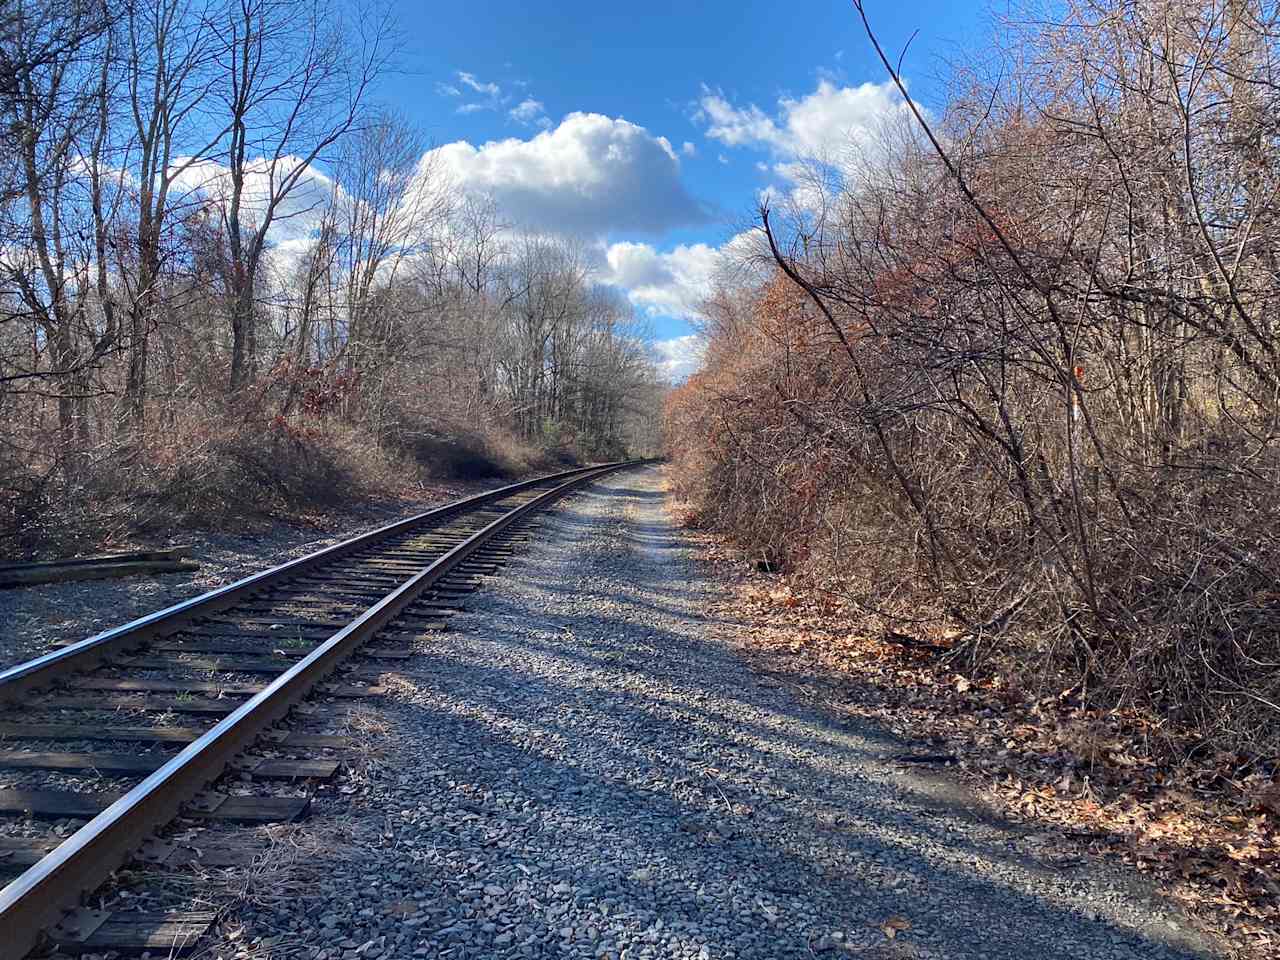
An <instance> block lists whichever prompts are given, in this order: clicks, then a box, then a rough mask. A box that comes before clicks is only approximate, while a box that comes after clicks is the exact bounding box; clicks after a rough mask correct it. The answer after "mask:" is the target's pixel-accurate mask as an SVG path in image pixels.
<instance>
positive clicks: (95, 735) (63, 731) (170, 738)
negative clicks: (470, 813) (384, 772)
mask: <svg viewBox="0 0 1280 960" xmlns="http://www.w3.org/2000/svg"><path fill="white" fill-rule="evenodd" d="M204 732H205V731H204V730H202V729H200V728H198V727H104V726H98V725H94V726H91V727H88V726H82V725H80V724H74V723H0V737H21V738H26V739H31V740H121V741H128V742H137V743H190V742H191V741H193V740H196V739H198V738H199V737H200V736H201V734H203V733H204ZM261 739H262V740H263V741H264V742H266V743H271V744H274V745H276V746H280V747H287V748H289V749H295V750H299V749H313V748H320V747H327V748H333V749H343V748H346V747H350V746H351V742H350V741H349V740H347V739H345V738H343V737H334V736H328V735H324V734H315V733H293V732H285V731H275V730H268V731H267V732H265V733H264V734H263V735H262V737H261Z"/></svg>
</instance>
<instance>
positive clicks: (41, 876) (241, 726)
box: [0, 461, 643, 960]
mask: <svg viewBox="0 0 1280 960" xmlns="http://www.w3.org/2000/svg"><path fill="white" fill-rule="evenodd" d="M642 462H643V461H629V462H625V463H614V464H607V465H604V466H600V467H588V468H582V469H578V470H572V471H567V472H565V473H563V474H557V475H554V476H553V477H550V478H548V477H543V478H539V479H537V480H532V481H525V482H522V483H517V484H512V485H510V486H507V487H503V488H500V489H498V490H494V491H490V492H488V493H484V494H480V495H478V496H474V497H469V498H467V499H465V500H460V501H457V502H455V503H453V504H449V505H447V506H445V507H440V508H437V509H436V510H432V511H428V512H426V513H423V514H419V515H417V516H415V517H411V518H409V519H407V520H403V521H399V522H397V523H393V524H388V525H387V526H384V527H381V528H379V529H378V530H374V531H372V532H370V533H368V534H364V535H362V536H359V537H355V538H353V539H351V540H347V541H344V542H343V543H340V544H336V545H334V546H332V547H329V548H327V549H325V550H321V551H318V552H317V553H313V554H310V555H309V556H307V557H302V558H300V559H298V560H294V561H291V562H289V563H286V564H282V565H281V566H278V567H273V568H272V569H270V570H267V571H264V572H263V573H259V574H256V575H254V576H251V577H247V578H245V579H243V580H241V581H238V582H237V583H234V584H231V585H229V586H227V587H223V588H221V589H219V590H214V591H211V592H210V593H207V594H204V595H203V596H201V597H197V598H195V599H194V600H189V601H186V602H184V603H179V604H176V605H174V606H172V607H169V608H167V609H166V610H163V611H160V612H159V613H155V614H151V615H150V616H146V617H142V618H140V619H138V620H135V621H133V622H132V623H128V624H125V625H124V626H122V627H118V628H115V629H114V630H107V631H105V632H103V633H100V634H98V635H96V636H94V637H90V638H89V639H87V640H84V641H81V642H80V643H78V644H75V645H73V646H71V647H68V648H66V649H64V650H60V651H57V652H56V653H51V654H48V655H47V656H44V657H40V658H38V659H36V660H32V661H30V662H29V663H25V664H20V665H18V666H16V667H13V668H11V669H9V670H6V671H4V672H3V673H0V699H3V698H4V697H5V695H6V694H7V695H8V698H9V699H12V697H13V696H15V694H16V692H21V691H25V690H29V689H31V688H32V687H34V686H36V685H43V684H47V683H49V682H50V681H51V680H53V679H56V678H57V677H60V676H62V675H64V674H65V673H67V672H68V671H71V670H80V669H84V668H85V667H86V666H92V665H95V664H96V663H97V662H99V661H101V660H102V659H103V658H104V657H107V656H110V655H113V654H115V653H117V652H120V651H121V650H127V649H130V648H131V647H132V646H136V645H139V644H141V643H144V642H145V641H146V640H147V639H149V638H151V637H154V636H155V635H156V634H158V633H160V632H168V631H170V630H173V629H174V628H175V627H177V626H181V625H183V624H185V623H186V622H187V621H189V620H190V619H192V618H193V617H194V616H197V615H201V614H204V613H207V612H210V611H216V610H220V609H223V608H225V607H226V606H229V605H231V604H232V603H234V602H235V601H236V600H239V599H241V598H243V597H245V596H247V595H248V594H250V593H252V592H254V591H256V590H258V589H260V588H262V587H263V586H266V585H268V584H270V583H272V582H275V581H277V580H280V579H283V578H285V577H289V576H294V575H296V574H297V573H298V572H299V571H301V570H305V569H307V568H308V567H309V566H310V565H313V564H315V563H317V562H320V560H321V559H324V560H332V559H335V558H338V557H341V556H343V555H344V554H345V553H349V552H351V551H352V550H355V549H358V548H360V547H363V546H367V545H370V544H372V543H374V542H376V541H377V540H378V539H380V538H382V537H386V536H389V535H392V534H394V533H398V532H402V531H405V530H407V529H410V528H412V527H413V526H416V525H421V524H422V523H424V522H429V521H432V520H438V519H440V518H442V517H448V516H451V515H454V514H457V513H461V512H465V511H467V510H470V509H473V508H475V507H478V506H481V505H483V504H485V503H489V502H491V501H493V500H497V499H502V498H504V497H507V496H510V495H511V494H513V493H518V492H520V491H522V490H527V489H529V488H530V487H533V486H536V485H539V484H544V483H547V482H548V481H549V480H553V479H561V478H564V479H563V482H560V483H558V484H557V485H556V486H554V487H552V488H551V489H550V490H548V491H547V492H546V493H543V494H541V495H540V496H538V497H536V498H535V499H533V500H530V501H528V502H526V503H524V504H522V505H520V506H518V507H516V508H515V509H513V510H511V511H509V512H508V513H506V514H504V515H503V516H501V517H499V518H498V519H496V520H494V521H493V522H491V523H489V524H488V525H487V526H485V527H483V528H482V529H481V530H479V531H478V532H476V533H475V534H473V535H472V536H471V537H469V538H468V539H467V540H466V541H464V542H463V543H460V544H458V545H457V546H455V547H453V548H452V549H450V550H449V551H448V552H447V553H445V554H444V555H443V556H441V557H440V558H438V559H437V560H435V561H434V562H432V563H431V564H430V565H429V566H427V567H426V568H424V569H423V570H422V571H420V572H419V573H417V574H416V575H414V576H413V577H412V578H411V579H409V580H408V581H406V582H405V583H403V584H401V585H400V586H399V587H397V588H395V589H394V590H393V591H392V592H390V593H389V594H388V595H387V596H385V597H383V598H382V599H381V600H379V601H378V602H377V603H375V604H374V605H373V606H372V607H370V608H369V609H367V610H366V611H365V612H364V613H362V614H361V615H360V616H358V617H357V618H356V619H355V620H353V621H352V622H351V623H350V624H348V625H347V626H345V627H343V628H342V629H341V630H338V631H337V632H336V633H334V634H333V635H332V636H331V637H329V639H327V640H325V641H323V642H322V643H321V644H320V645H319V646H317V647H316V648H315V649H314V650H312V651H311V653H309V654H308V655H307V656H306V657H304V658H303V659H302V660H300V661H299V662H298V663H296V664H295V665H294V666H292V667H291V668H289V669H288V670H287V671H286V672H285V673H283V674H281V675H280V676H279V677H278V678H276V679H275V680H274V681H273V682H272V683H271V684H270V685H268V686H267V688H266V689H264V690H262V691H260V692H259V693H257V694H256V695H254V696H253V697H252V698H251V699H250V700H248V701H247V702H246V703H244V704H243V705H241V706H240V707H239V708H238V709H237V710H235V711H234V712H233V713H231V714H230V715H229V716H227V717H226V718H225V719H223V720H222V721H220V722H219V723H217V724H216V725H215V726H214V727H213V728H212V729H210V730H209V731H207V732H206V733H205V734H203V735H202V736H201V737H200V738H199V739H197V740H195V741H194V742H192V743H191V744H190V745H188V746H187V747H186V748H185V749H183V750H182V751H181V752H180V753H179V754H177V755H176V756H174V757H173V758H171V759H170V760H169V761H168V762H167V763H165V764H164V765H163V766H162V767H160V768H159V769H158V770H156V771H155V772H154V773H152V774H151V775H150V776H148V777H147V778H146V779H145V780H143V781H142V782H141V783H140V784H138V785H137V786H136V787H134V788H133V789H132V790H130V791H129V792H128V793H127V794H125V795H124V796H123V797H121V798H120V799H119V800H117V801H116V802H115V803H113V804H112V805H111V806H109V807H107V808H106V809H105V810H103V811H102V812H101V813H99V814H98V815H97V816H96V817H94V818H93V819H92V820H90V821H89V822H88V823H87V824H85V825H84V826H83V827H81V828H80V829H79V830H78V831H76V832H75V833H74V834H72V835H71V836H70V837H68V838H67V839H66V840H65V841H63V843H62V844H61V845H59V846H58V847H56V848H55V849H54V850H53V851H52V852H51V853H49V855H48V856H46V857H44V858H43V859H42V860H41V861H40V862H39V863H37V864H35V865H34V866H33V867H31V868H30V869H29V870H27V871H26V872H25V873H23V874H22V875H20V876H19V877H18V878H17V879H15V880H14V881H13V882H12V883H10V884H9V885H8V886H6V887H5V888H4V889H3V890H0V930H3V931H4V933H5V937H4V939H3V941H0V960H19V958H21V957H23V956H25V955H26V954H27V952H28V951H30V950H31V949H32V948H33V947H34V946H36V944H37V943H38V942H39V939H40V933H41V931H42V930H44V929H46V928H47V927H49V926H51V925H52V924H54V923H55V922H56V921H57V920H58V919H59V917H60V916H61V915H62V914H63V913H64V912H65V911H66V910H68V909H70V908H73V907H74V906H76V905H77V904H78V902H79V899H80V897H81V895H82V894H84V893H85V892H87V891H90V890H92V889H94V888H95V887H97V886H98V885H99V884H100V883H102V882H103V881H104V880H106V879H107V878H108V877H109V876H110V874H111V873H112V872H113V871H114V870H115V869H116V868H117V867H119V866H120V865H121V864H122V863H124V862H125V861H126V860H127V859H128V857H129V856H130V854H131V853H132V852H133V851H134V850H135V849H137V847H138V846H139V845H140V844H141V843H142V842H143V841H144V840H145V839H147V838H148V837H149V836H150V835H151V834H152V833H153V832H154V831H155V830H156V829H157V828H159V827H161V826H163V825H164V824H166V823H167V822H168V821H170V820H172V819H173V818H174V817H175V816H176V815H177V814H178V813H179V811H180V810H181V808H182V805H183V804H184V803H186V802H187V801H189V800H190V799H191V798H192V797H193V796H194V795H195V794H197V793H198V792H199V791H200V790H202V789H204V788H205V786H206V785H207V784H208V783H210V782H211V781H213V780H214V779H216V778H217V777H218V776H220V775H221V774H222V772H223V771H224V770H225V769H226V766H227V764H228V762H229V761H230V760H231V759H232V758H233V757H235V755H236V754H238V753H240V752H241V751H242V750H243V749H245V748H246V747H247V746H248V745H249V744H250V743H252V741H253V740H254V739H255V738H256V737H258V736H259V735H260V734H261V733H262V732H263V731H264V730H265V729H267V728H268V727H269V726H270V725H271V724H273V723H275V722H276V721H277V720H279V719H281V718H282V717H283V716H284V715H285V714H286V713H287V712H288V711H289V710H290V709H291V708H292V707H293V706H294V705H295V704H296V703H297V702H298V701H300V700H301V699H302V698H304V697H305V696H306V695H307V694H308V693H309V692H310V691H311V690H312V689H313V688H314V687H315V686H316V685H317V684H318V683H320V682H321V681H323V680H324V678H325V677H327V676H328V675H329V674H330V673H331V672H332V671H333V670H334V668H335V667H337V666H338V665H339V664H340V663H341V662H342V661H343V660H345V659H346V658H347V657H349V656H350V655H351V654H352V653H353V652H354V651H355V650H356V649H357V648H358V647H359V646H360V645H361V644H362V643H364V642H365V641H366V640H368V639H369V638H371V637H372V636H373V635H374V634H375V633H376V632H377V631H378V630H379V629H380V628H382V627H383V626H384V625H386V624H387V623H388V622H389V621H391V620H392V619H394V618H395V617H396V616H397V615H398V614H399V613H400V612H402V611H403V610H404V609H405V608H406V607H408V606H409V605H410V604H412V603H413V602H414V600H415V599H417V598H418V597H419V596H420V595H421V594H423V593H424V592H425V591H427V590H429V589H430V588H431V586H432V585H433V584H435V583H436V582H437V581H439V580H441V579H443V578H444V577H446V576H447V575H448V574H449V573H450V572H451V571H453V570H454V569H455V568H457V567H458V566H459V565H460V564H462V563H463V562H464V561H465V560H466V559H467V558H468V557H469V556H470V555H471V554H472V553H474V552H476V551H477V550H479V549H481V548H482V547H484V546H485V545H486V544H488V543H489V542H491V541H492V540H493V539H494V538H495V537H497V536H499V535H500V534H501V533H503V532H504V531H505V530H507V529H508V528H509V527H510V526H511V525H512V524H515V523H518V522H519V521H520V520H522V519H523V518H525V517H526V516H528V515H529V514H531V513H533V512H535V511H537V510H541V509H545V508H546V507H548V506H550V505H551V504H552V503H554V502H555V501H556V500H558V499H559V498H560V497H562V496H564V495H565V494H566V493H568V492H570V491H571V490H573V489H574V488H576V487H578V486H581V485H583V484H586V483H588V482H590V481H592V480H594V479H596V478H598V477H601V476H604V475H605V474H608V473H611V472H614V471H616V470H620V469H623V468H626V467H630V466H635V465H638V464H639V463H642Z"/></svg>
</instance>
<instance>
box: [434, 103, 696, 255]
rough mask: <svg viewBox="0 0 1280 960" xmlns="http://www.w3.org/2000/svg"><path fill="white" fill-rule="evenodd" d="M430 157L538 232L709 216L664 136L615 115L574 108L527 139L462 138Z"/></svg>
mask: <svg viewBox="0 0 1280 960" xmlns="http://www.w3.org/2000/svg"><path fill="white" fill-rule="evenodd" d="M427 159H428V160H430V161H431V162H432V164H433V168H434V169H437V170H439V171H441V172H442V173H444V174H445V175H446V176H447V177H448V178H449V179H450V181H451V182H452V183H453V184H455V185H456V186H457V188H458V189H460V190H462V191H472V192H475V193H482V194H487V195H488V196H490V197H492V198H493V200H494V201H495V202H496V203H497V205H498V208H499V209H500V210H502V211H503V213H504V215H505V216H506V217H507V218H509V219H510V220H511V221H512V222H513V223H514V224H515V225H517V226H522V227H528V228H531V229H535V230H539V231H545V232H551V233H561V234H576V235H585V236H593V237H594V236H602V235H605V234H609V233H613V232H623V231H634V232H641V233H661V232H662V231H665V230H669V229H672V228H674V227H677V226H687V225H692V224H697V223H702V222H705V221H706V220H707V215H706V212H705V211H704V210H703V209H702V207H701V206H700V205H699V204H698V203H697V202H696V201H695V200H694V199H693V197H691V196H690V195H689V193H688V191H687V190H686V189H685V187H684V184H683V183H682V182H681V179H680V161H679V158H678V157H677V155H676V152H675V151H674V150H673V149H672V147H671V143H670V142H669V141H668V140H667V138H666V137H661V136H654V135H653V134H651V133H650V132H649V131H648V130H646V129H645V128H644V127H641V126H637V125H636V124H634V123H630V122H629V121H627V120H624V119H622V118H620V117H619V118H616V119H615V118H611V117H606V116H602V115H600V114H597V113H571V114H569V115H568V116H567V117H565V118H564V120H563V121H561V123H560V124H559V126H557V127H555V128H554V129H550V130H544V131H543V132H541V133H539V134H537V135H536V136H534V137H532V138H531V139H528V140H521V139H518V138H515V137H512V138H508V139H506V140H495V141H490V142H489V143H485V144H482V145H481V146H478V147H477V146H474V145H472V144H471V143H468V142H466V141H462V140H460V141H458V142H456V143H450V144H445V145H444V146H441V147H437V148H436V149H435V150H434V151H432V152H431V154H429V155H428V158H427Z"/></svg>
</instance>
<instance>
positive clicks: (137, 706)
mask: <svg viewBox="0 0 1280 960" xmlns="http://www.w3.org/2000/svg"><path fill="white" fill-rule="evenodd" d="M32 706H36V707H41V708H45V707H47V708H50V709H55V710H95V711H97V710H164V711H168V712H170V713H186V714H191V715H193V716H201V715H205V716H223V715H225V714H228V713H230V712H231V711H233V710H235V709H236V708H237V707H238V706H240V703H239V701H236V700H209V699H206V698H204V697H191V698H189V699H188V698H186V697H123V696H122V697H113V696H110V695H107V694H103V695H101V696H97V697H92V698H89V697H46V698H45V699H43V700H39V701H36V702H35V703H33V704H32Z"/></svg>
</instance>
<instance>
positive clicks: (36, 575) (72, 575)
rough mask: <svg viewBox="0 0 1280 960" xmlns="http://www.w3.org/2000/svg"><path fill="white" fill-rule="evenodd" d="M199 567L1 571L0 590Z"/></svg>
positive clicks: (155, 563) (177, 563)
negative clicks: (0, 588)
mask: <svg viewBox="0 0 1280 960" xmlns="http://www.w3.org/2000/svg"><path fill="white" fill-rule="evenodd" d="M199 569H200V564H198V563H192V562H190V561H188V560H138V561H132V562H128V561H126V562H122V563H104V564H92V565H86V566H71V567H55V568H51V569H48V570H9V571H5V572H0V587H22V586H33V585H35V584H40V583H63V582H66V581H71V580H109V579H112V578H115V577H133V576H138V575H139V574H144V573H191V572H193V571H195V570H199Z"/></svg>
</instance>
